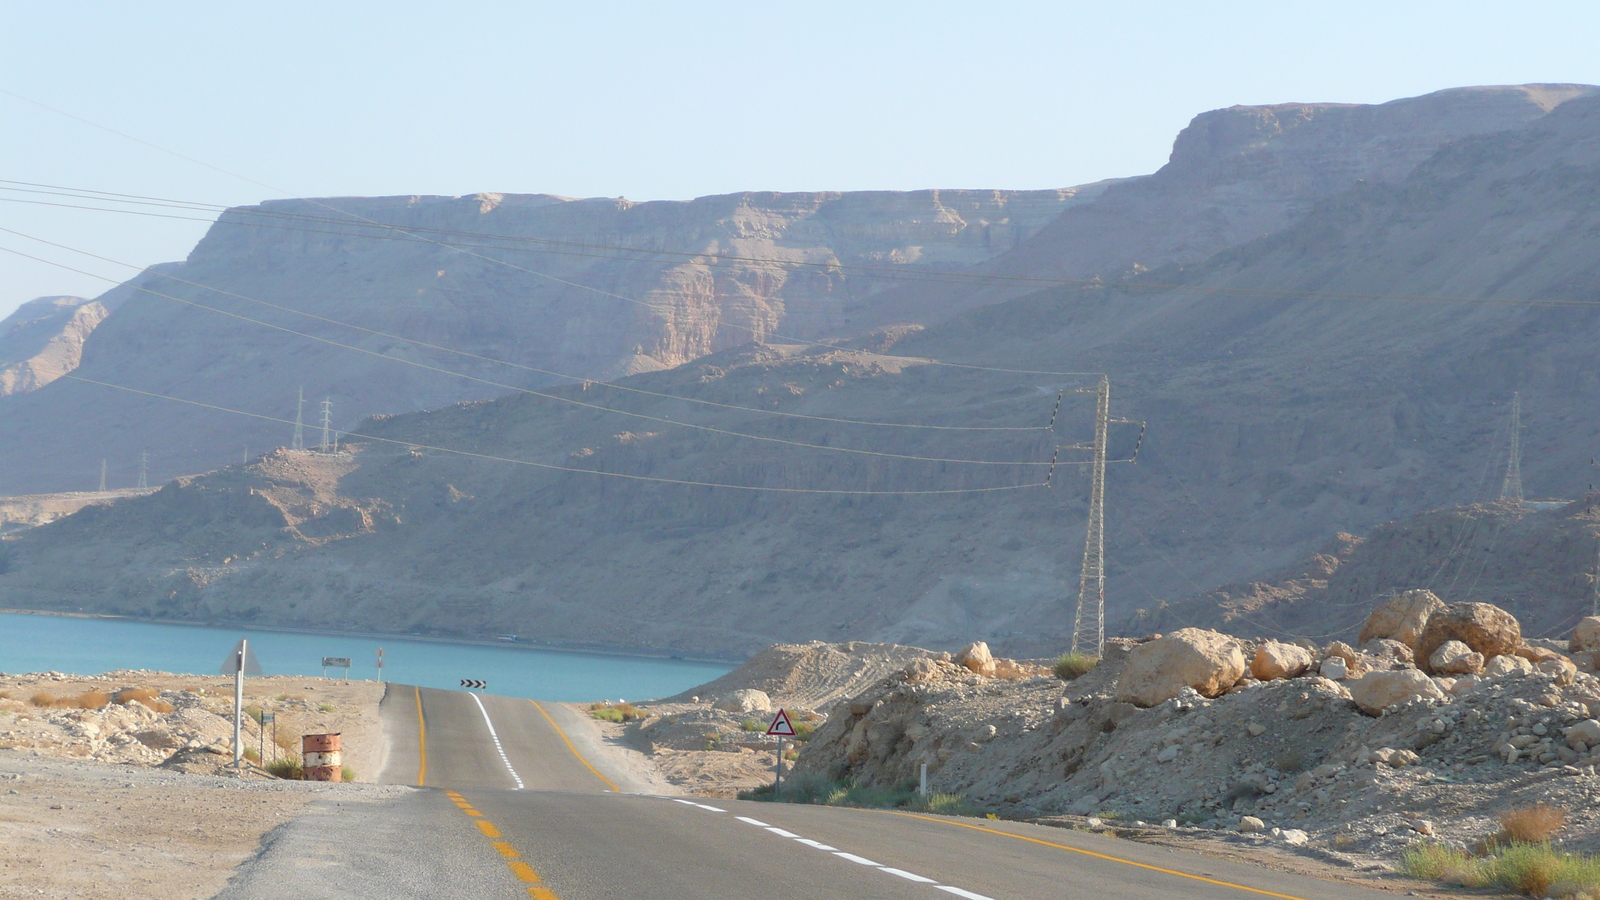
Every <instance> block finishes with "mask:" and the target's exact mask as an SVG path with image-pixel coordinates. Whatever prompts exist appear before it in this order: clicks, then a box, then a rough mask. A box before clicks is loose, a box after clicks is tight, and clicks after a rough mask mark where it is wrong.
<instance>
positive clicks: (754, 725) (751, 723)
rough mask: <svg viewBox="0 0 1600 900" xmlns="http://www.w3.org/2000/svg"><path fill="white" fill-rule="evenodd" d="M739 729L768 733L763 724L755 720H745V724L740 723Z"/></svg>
mask: <svg viewBox="0 0 1600 900" xmlns="http://www.w3.org/2000/svg"><path fill="white" fill-rule="evenodd" d="M739 728H740V729H741V730H744V731H766V730H767V729H766V728H764V727H762V725H761V723H760V722H757V721H756V720H755V719H745V720H744V721H743V722H740V723H739Z"/></svg>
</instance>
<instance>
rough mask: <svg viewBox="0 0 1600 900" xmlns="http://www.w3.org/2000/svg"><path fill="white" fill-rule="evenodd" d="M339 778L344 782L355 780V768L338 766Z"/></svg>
mask: <svg viewBox="0 0 1600 900" xmlns="http://www.w3.org/2000/svg"><path fill="white" fill-rule="evenodd" d="M339 779H340V780H341V781H344V782H347V783H348V782H353V781H355V780H356V770H355V769H352V768H350V767H349V766H340V767H339Z"/></svg>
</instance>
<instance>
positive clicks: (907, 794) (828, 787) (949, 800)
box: [739, 773, 985, 816]
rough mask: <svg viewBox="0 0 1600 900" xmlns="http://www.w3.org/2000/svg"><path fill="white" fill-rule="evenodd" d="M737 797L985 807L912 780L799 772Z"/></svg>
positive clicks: (912, 808)
mask: <svg viewBox="0 0 1600 900" xmlns="http://www.w3.org/2000/svg"><path fill="white" fill-rule="evenodd" d="M739 799H740V800H761V801H766V802H769V803H808V804H813V805H816V806H851V807H856V808H858V809H901V810H905V811H907V812H926V813H938V814H941V815H947V816H982V815H985V810H983V809H982V808H980V807H978V806H976V805H974V804H973V803H971V802H970V801H968V800H967V798H965V797H962V796H959V795H957V794H940V793H930V794H928V795H927V796H923V795H921V794H918V793H917V785H916V783H915V782H910V781H908V782H905V783H904V784H898V785H895V786H894V787H891V788H880V787H869V786H866V785H861V784H857V783H856V782H855V781H853V780H844V781H840V780H836V779H831V778H823V777H822V776H820V775H812V774H809V773H801V774H798V775H794V776H791V777H790V778H787V779H785V780H784V783H783V790H782V791H778V790H777V789H776V788H775V787H774V786H773V785H770V784H766V785H762V786H761V787H758V788H755V789H754V790H749V791H740V792H739Z"/></svg>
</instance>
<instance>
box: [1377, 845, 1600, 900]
mask: <svg viewBox="0 0 1600 900" xmlns="http://www.w3.org/2000/svg"><path fill="white" fill-rule="evenodd" d="M1400 867H1401V869H1402V871H1404V872H1405V873H1406V874H1407V875H1411V876H1413V877H1416V878H1424V879H1427V880H1429V881H1438V882H1443V883H1445V884H1452V885H1460V886H1462V887H1468V888H1501V889H1503V890H1509V891H1516V892H1517V893H1519V894H1523V895H1524V896H1528V897H1543V896H1545V894H1546V892H1547V891H1549V889H1550V887H1551V885H1554V884H1557V883H1560V882H1565V883H1566V884H1567V885H1570V886H1572V887H1573V888H1574V889H1576V890H1587V891H1596V890H1600V859H1597V858H1595V857H1592V856H1579V855H1576V854H1572V853H1561V852H1559V851H1556V850H1553V849H1551V847H1550V845H1549V844H1546V843H1536V844H1504V845H1500V846H1496V847H1495V848H1494V849H1493V851H1492V852H1491V853H1490V854H1489V855H1487V856H1483V857H1475V856H1472V855H1471V854H1469V853H1467V852H1465V851H1463V850H1456V849H1454V848H1451V847H1445V846H1442V845H1439V844H1420V845H1418V846H1415V847H1412V848H1411V849H1409V850H1407V851H1406V852H1405V853H1404V854H1402V855H1401V857H1400Z"/></svg>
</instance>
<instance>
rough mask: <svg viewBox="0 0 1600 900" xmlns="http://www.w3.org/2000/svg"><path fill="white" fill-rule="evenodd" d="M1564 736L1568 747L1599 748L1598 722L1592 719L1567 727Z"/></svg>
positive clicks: (1599, 731) (1599, 729)
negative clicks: (1581, 745) (1580, 745)
mask: <svg viewBox="0 0 1600 900" xmlns="http://www.w3.org/2000/svg"><path fill="white" fill-rule="evenodd" d="M1564 734H1565V735H1566V738H1567V746H1568V747H1575V746H1577V745H1578V744H1583V745H1584V746H1585V747H1596V746H1600V722H1597V721H1595V720H1594V719H1584V720H1583V721H1582V722H1579V723H1577V724H1576V725H1573V726H1571V727H1569V728H1568V729H1567V730H1566V731H1565V732H1564Z"/></svg>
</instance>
